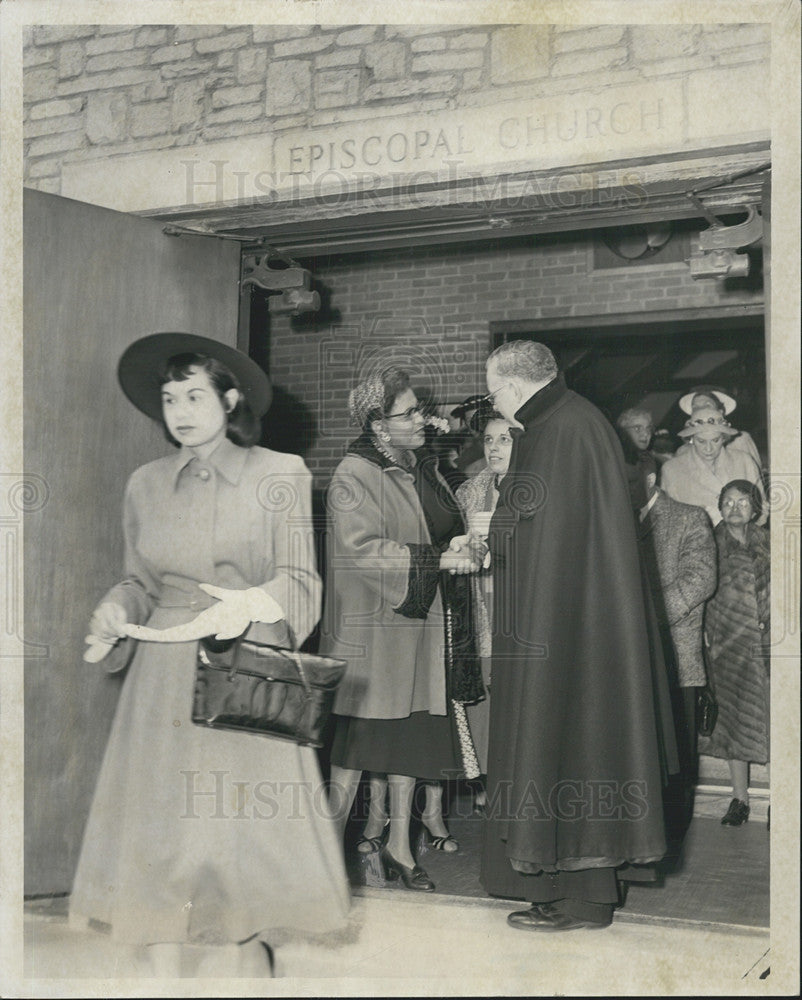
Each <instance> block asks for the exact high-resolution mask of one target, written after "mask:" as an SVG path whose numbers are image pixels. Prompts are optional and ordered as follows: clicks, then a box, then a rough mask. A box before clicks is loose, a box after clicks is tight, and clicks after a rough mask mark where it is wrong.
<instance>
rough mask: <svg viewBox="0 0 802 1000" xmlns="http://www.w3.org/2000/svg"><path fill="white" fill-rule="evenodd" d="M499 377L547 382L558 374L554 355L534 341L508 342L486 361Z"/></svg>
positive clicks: (543, 345) (544, 346)
mask: <svg viewBox="0 0 802 1000" xmlns="http://www.w3.org/2000/svg"><path fill="white" fill-rule="evenodd" d="M491 361H492V362H493V364H494V365H495V367H496V371H497V372H498V374H499V375H503V376H513V377H517V378H522V379H524V380H525V381H527V382H548V381H550V380H551V379H553V378H554V376H555V375H556V374H557V372H558V368H557V362H556V360H555V359H554V355H553V354H552V353H551V351H550V350H549V349H548V347H546V345H545V344H539V343H537V341H534V340H508V341H507V343H506V344H502V345H501V346H500V347H497V348H496V349H495V351H493V353H492V354H491V355H490V357H489V358H488V359H487V364H488V365H490V363H491Z"/></svg>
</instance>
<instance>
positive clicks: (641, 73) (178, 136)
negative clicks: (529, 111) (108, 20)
mask: <svg viewBox="0 0 802 1000" xmlns="http://www.w3.org/2000/svg"><path fill="white" fill-rule="evenodd" d="M768 58H769V28H768V25H760V24H723V25H712V24H707V25H663V26H648V25H629V26H627V25H602V26H592V27H589V26H584V27H580V28H575V27H570V26H568V27H565V26H559V25H513V26H499V25H492V24H484V25H462V26H460V25H448V26H443V25H434V26H432V25H428V26H416V25H362V26H359V25H357V26H332V25H323V26H320V25H305V26H304V25H301V26H296V25H255V26H254V25H236V26H223V25H196V26H189V25H163V26H158V25H156V26H146V27H135V26H131V25H103V26H92V25H87V26H80V25H72V26H53V25H51V26H45V25H43V26H39V27H33V28H27V29H26V34H25V53H24V66H25V70H24V115H25V117H24V139H25V150H24V152H25V181H26V184H28V185H29V186H32V187H38V188H40V189H43V190H47V191H51V192H54V193H59V192H60V183H61V180H60V175H61V167H62V164H63V163H64V162H76V161H85V160H91V159H97V158H103V157H109V156H118V155H123V154H129V153H136V152H142V151H145V150H158V149H167V148H170V147H180V146H187V145H192V144H195V143H203V142H210V141H213V140H216V139H223V138H226V139H230V138H237V137H241V136H248V135H258V134H259V133H266V132H271V133H274V132H276V131H280V130H281V129H282V128H291V127H297V126H298V125H299V124H308V125H313V124H314V125H320V124H326V123H329V122H333V121H342V120H344V116H345V117H347V118H349V119H357V120H358V118H359V116H360V114H361V113H362V112H363V111H364V114H365V115H366V116H369V115H371V114H374V115H375V114H379V113H384V114H388V113H392V112H393V111H395V110H398V111H399V112H400V111H409V112H412V111H415V112H419V111H427V110H435V109H446V110H450V109H453V108H458V107H461V106H465V107H468V106H471V105H474V104H481V103H483V102H484V101H487V100H490V99H499V100H503V99H508V98H509V99H514V98H516V97H518V96H520V97H525V96H529V97H531V96H532V94H533V90H534V91H536V93H538V94H543V95H554V94H560V93H570V92H576V91H581V90H592V89H594V88H599V87H603V86H614V85H616V84H621V83H631V82H633V81H638V80H644V81H653V80H655V79H658V80H659V79H682V78H684V77H686V76H687V75H688V74H692V73H693V72H695V71H703V70H710V69H712V68H716V67H733V66H741V65H748V64H750V63H762V64H764V65H766V64H767V62H768ZM533 84H534V85H535V87H534V88H533ZM382 109H384V110H382Z"/></svg>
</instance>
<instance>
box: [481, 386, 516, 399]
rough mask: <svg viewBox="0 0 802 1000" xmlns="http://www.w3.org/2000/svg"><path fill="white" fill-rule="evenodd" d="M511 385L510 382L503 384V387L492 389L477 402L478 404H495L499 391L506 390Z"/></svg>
mask: <svg viewBox="0 0 802 1000" xmlns="http://www.w3.org/2000/svg"><path fill="white" fill-rule="evenodd" d="M511 385H512V382H505V383H504V385H500V386H499V387H498V389H494V390H493V391H492V392H489V393H488V394H487V395H486V396H482V398H481V399H480V400H479V402H480V403H492V404H495V402H496V396H498V394H499V393H500V392H501V390H502V389H507V388H509V387H510V386H511Z"/></svg>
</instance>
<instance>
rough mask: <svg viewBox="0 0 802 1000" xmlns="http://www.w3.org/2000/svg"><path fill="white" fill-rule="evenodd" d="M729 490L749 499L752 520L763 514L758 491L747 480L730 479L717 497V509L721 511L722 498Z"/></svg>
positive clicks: (761, 499)
mask: <svg viewBox="0 0 802 1000" xmlns="http://www.w3.org/2000/svg"><path fill="white" fill-rule="evenodd" d="M730 490H738V492H739V493H743V494H744V495H745V496H748V497H749V500H750V502H751V504H752V520H754V519H755V518H756V517H760V515H761V514H762V513H763V498H762V497H761V495H760V490H759V489H758V488H757V485H756V484H755V483H750V482H749V480H748V479H731V480H730V481H729V482H728V483H727V485H726V486H724V487H723V488H722V490H721V493H719V495H718V509H719V510H721V509H722V507H723V505H724V497H725V496H726V495H727V493H728V492H729V491H730Z"/></svg>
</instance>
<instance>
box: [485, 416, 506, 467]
mask: <svg viewBox="0 0 802 1000" xmlns="http://www.w3.org/2000/svg"><path fill="white" fill-rule="evenodd" d="M484 445H485V461H486V462H487V466H488V468H489V469H492V470H493V472H495V473H497V474H498V475H502V476H503V475H504V474H505V473H506V471H507V469H508V468H509V467H510V455H511V453H512V435H511V434H510V425H509V424H508V423H507V421H506V420H488V422H487V427H485V434H484Z"/></svg>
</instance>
